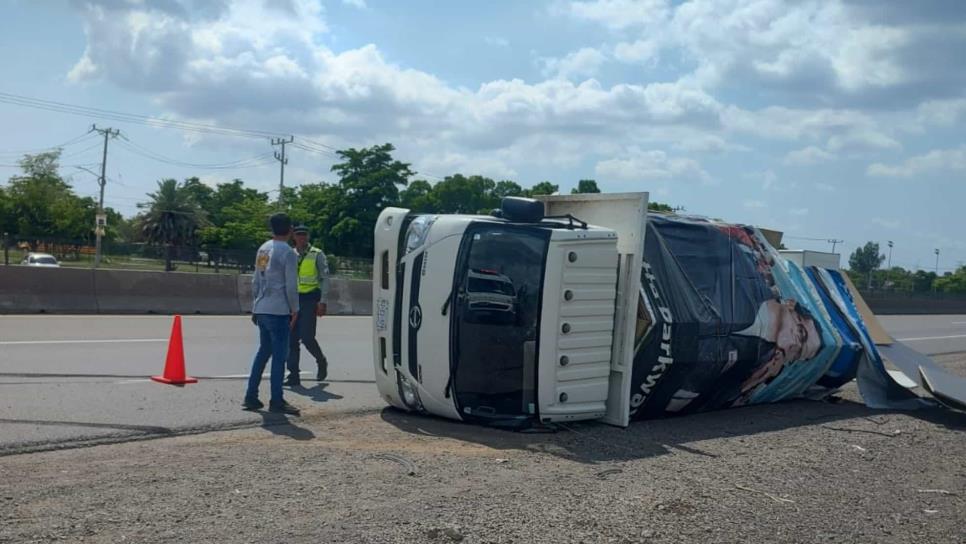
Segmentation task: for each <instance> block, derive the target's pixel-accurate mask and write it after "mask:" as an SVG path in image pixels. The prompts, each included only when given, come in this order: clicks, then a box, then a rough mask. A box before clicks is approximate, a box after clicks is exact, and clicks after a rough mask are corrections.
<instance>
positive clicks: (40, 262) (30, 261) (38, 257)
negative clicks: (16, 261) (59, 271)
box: [20, 253, 60, 268]
mask: <svg viewBox="0 0 966 544" xmlns="http://www.w3.org/2000/svg"><path fill="white" fill-rule="evenodd" d="M20 264H22V265H24V266H42V267H45V268H58V267H60V263H59V262H57V258H56V257H54V256H53V255H50V254H47V253H28V254H27V256H26V257H24V258H23V261H22V262H21V263H20Z"/></svg>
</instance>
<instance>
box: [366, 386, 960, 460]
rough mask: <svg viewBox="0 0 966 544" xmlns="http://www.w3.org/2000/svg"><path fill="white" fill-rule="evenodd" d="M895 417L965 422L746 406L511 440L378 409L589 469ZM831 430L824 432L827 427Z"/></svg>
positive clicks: (842, 405) (797, 404)
mask: <svg viewBox="0 0 966 544" xmlns="http://www.w3.org/2000/svg"><path fill="white" fill-rule="evenodd" d="M897 414H902V415H907V416H911V417H914V418H917V419H921V420H924V421H928V422H931V423H934V424H936V425H940V426H943V427H946V428H948V429H951V430H959V431H966V415H964V414H962V413H956V412H953V411H952V410H944V409H940V408H936V409H924V410H919V411H913V412H896V411H886V410H873V409H871V408H867V407H866V406H865V405H863V404H860V403H857V402H852V401H847V400H840V401H837V402H817V401H807V400H801V401H790V402H784V403H778V404H768V405H760V406H748V407H744V408H735V409H729V410H720V411H716V412H707V413H701V414H694V415H688V416H682V417H676V418H667V419H654V420H648V421H638V422H632V423H631V424H630V426H628V427H627V428H626V429H621V428H617V427H612V426H610V425H606V424H603V423H598V422H583V423H568V424H562V425H557V426H556V428H557V429H558V431H557V432H549V433H532V432H531V433H527V432H512V431H504V430H498V429H492V428H486V427H481V426H477V425H472V424H466V423H459V422H456V421H450V420H446V419H442V418H437V417H434V416H426V415H418V414H410V413H406V412H402V411H400V410H397V409H395V408H386V409H385V410H383V412H382V419H383V421H385V422H386V423H389V424H390V425H393V426H394V427H396V428H398V429H400V430H402V431H404V432H407V433H411V434H418V435H423V436H436V437H445V438H452V439H455V440H464V441H467V442H473V443H477V444H481V445H484V446H487V447H490V448H493V449H497V450H525V451H534V452H542V453H547V454H551V455H555V456H557V457H561V458H564V459H568V460H571V461H576V462H580V463H588V464H597V463H605V462H614V461H626V460H632V459H644V458H648V457H656V456H660V455H665V454H668V453H671V452H672V451H674V450H677V451H682V452H687V453H691V454H694V455H699V456H702V457H711V458H713V457H717V455H715V454H714V453H711V452H707V451H703V450H701V449H700V447H697V446H694V445H692V444H697V443H700V442H701V441H704V440H711V439H715V438H724V439H728V438H732V437H734V438H736V439H737V438H740V437H746V436H751V435H756V434H760V433H770V432H775V431H782V430H785V429H792V428H799V427H801V428H809V427H821V426H826V428H830V427H838V428H835V429H833V430H838V431H846V432H858V433H872V434H882V435H888V432H890V431H891V430H892V428H891V427H887V426H885V425H886V424H887V423H890V422H889V421H888V419H889V416H893V415H897ZM845 420H849V421H848V423H847V424H843V423H838V424H837V425H832V426H830V425H829V424H830V423H833V422H845Z"/></svg>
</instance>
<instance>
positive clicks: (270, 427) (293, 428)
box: [258, 412, 315, 440]
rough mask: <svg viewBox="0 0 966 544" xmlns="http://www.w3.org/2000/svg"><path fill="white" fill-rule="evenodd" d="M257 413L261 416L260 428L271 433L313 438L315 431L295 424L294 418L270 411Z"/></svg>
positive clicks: (290, 436)
mask: <svg viewBox="0 0 966 544" xmlns="http://www.w3.org/2000/svg"><path fill="white" fill-rule="evenodd" d="M258 415H260V416H262V428H263V429H265V430H266V431H268V432H270V433H272V434H275V435H278V436H286V437H288V438H292V439H294V440H312V439H313V438H315V433H313V432H312V431H310V430H308V429H306V428H305V427H299V426H298V425H296V424H295V419H296V418H290V417H288V416H286V415H285V414H275V413H272V412H258Z"/></svg>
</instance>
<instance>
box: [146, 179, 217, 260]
mask: <svg viewBox="0 0 966 544" xmlns="http://www.w3.org/2000/svg"><path fill="white" fill-rule="evenodd" d="M148 197H149V198H150V199H151V201H150V202H142V203H140V204H138V208H144V209H147V212H145V213H144V214H143V215H142V216H141V220H140V222H141V232H142V233H143V234H144V237H145V239H146V240H147V242H148V243H149V244H152V245H158V246H165V247H166V251H165V260H164V270H165V271H166V272H170V271H172V270H174V267H172V266H171V260H172V257H173V255H174V248H175V247H176V246H190V245H193V244H194V242H195V236H196V234H197V233H198V229H200V228H201V227H203V226H205V225H206V224H207V223H208V221H207V218H206V217H205V212H204V210H202V209H201V206H199V205H198V203H197V202H196V201H195V199H194V197H193V196H192V194H191V192H190V191H188V190H185V187H184V185H183V184H180V183H178V182H177V181H176V180H173V179H165V180H161V181H159V182H158V190H157V192H154V193H148Z"/></svg>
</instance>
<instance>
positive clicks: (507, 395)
mask: <svg viewBox="0 0 966 544" xmlns="http://www.w3.org/2000/svg"><path fill="white" fill-rule="evenodd" d="M549 237H550V233H549V231H547V230H543V229H530V228H524V227H515V226H509V225H498V224H497V225H475V226H473V227H471V228H470V229H468V230H467V233H466V235H465V238H464V241H463V244H464V246H463V250H462V251H461V253H460V254H461V257H460V262H459V263H458V265H457V268H456V278H455V282H456V290H457V292H458V293H459V296H458V297H457V301H456V307H455V310H456V311H454V312H453V315H452V318H451V319H452V320H453V322H452V325H453V327H452V329H451V330H452V333H453V335H454V337H453V339H452V343H451V345H452V346H453V348H454V349H453V353H452V357H453V360H452V366H453V368H452V373H453V375H452V380H453V391H454V394H455V396H456V401H457V405H458V406H459V408H460V410H461V411H462V412H463V416H464V418H467V419H475V420H489V421H491V422H496V421H500V420H503V421H507V420H509V421H513V420H526V419H528V418H529V417H531V416H533V415H535V413H536V408H535V404H534V403H535V400H534V399H535V391H536V386H535V383H536V360H537V359H536V357H537V338H538V334H539V323H540V320H539V317H540V315H539V314H540V303H541V300H540V293H541V290H542V287H543V274H544V265H545V262H546V253H547V244H548V240H549Z"/></svg>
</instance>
